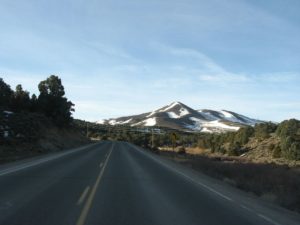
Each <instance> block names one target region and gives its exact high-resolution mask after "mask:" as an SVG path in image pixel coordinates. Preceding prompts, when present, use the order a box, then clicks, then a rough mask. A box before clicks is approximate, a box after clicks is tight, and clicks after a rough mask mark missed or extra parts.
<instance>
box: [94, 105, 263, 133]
mask: <svg viewBox="0 0 300 225" xmlns="http://www.w3.org/2000/svg"><path fill="white" fill-rule="evenodd" d="M260 122H262V121H259V120H255V119H251V118H248V117H246V116H243V115H240V114H237V113H234V112H230V111H227V110H221V111H215V110H208V109H203V110H194V109H192V108H190V107H188V106H186V105H185V104H183V103H181V102H173V103H172V104H170V105H167V106H164V107H162V108H160V109H157V110H154V111H152V112H148V113H143V114H140V115H135V116H126V117H120V118H116V119H108V120H101V121H97V123H99V124H109V125H130V126H137V127H143V126H159V127H167V128H172V129H179V130H184V131H198V132H210V133H212V132H225V131H237V130H238V129H239V128H240V127H242V126H245V125H250V126H253V125H255V124H256V123H260Z"/></svg>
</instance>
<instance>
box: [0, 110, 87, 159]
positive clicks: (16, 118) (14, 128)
mask: <svg viewBox="0 0 300 225" xmlns="http://www.w3.org/2000/svg"><path fill="white" fill-rule="evenodd" d="M0 124H1V125H0V145H1V148H0V163H3V162H7V161H14V160H17V159H21V158H26V157H30V156H35V155H39V154H43V153H49V152H54V151H60V150H63V149H68V148H72V147H77V146H79V145H83V144H85V143H88V142H89V141H88V139H87V138H85V136H84V135H83V134H81V133H80V132H79V131H78V130H77V129H76V128H75V127H73V126H72V125H70V126H69V127H64V128H62V127H58V126H57V125H55V124H54V123H53V121H52V120H51V119H49V118H47V117H45V116H44V115H41V114H37V113H12V112H7V111H5V112H1V113H0Z"/></svg>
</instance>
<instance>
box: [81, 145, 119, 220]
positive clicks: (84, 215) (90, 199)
mask: <svg viewBox="0 0 300 225" xmlns="http://www.w3.org/2000/svg"><path fill="white" fill-rule="evenodd" d="M113 148H114V143H113V144H112V146H111V149H110V152H109V154H108V156H107V158H106V160H105V162H104V164H103V167H102V170H101V171H100V173H99V175H98V177H97V180H96V183H95V184H94V186H93V188H92V191H91V193H90V195H89V197H88V199H87V201H86V203H85V205H84V207H83V209H82V211H81V214H80V217H79V219H78V221H77V223H76V225H84V223H85V221H86V218H87V215H88V213H89V210H90V208H91V206H92V203H93V200H94V198H95V194H96V191H97V188H98V186H99V183H100V181H101V178H102V176H103V173H104V170H105V167H106V165H107V163H108V160H109V157H110V155H111V153H112V150H113Z"/></svg>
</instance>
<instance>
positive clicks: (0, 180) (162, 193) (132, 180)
mask: <svg viewBox="0 0 300 225" xmlns="http://www.w3.org/2000/svg"><path fill="white" fill-rule="evenodd" d="M0 224H1V225H2V224H3V225H69V224H70V225H223V224H224V225H296V224H300V217H299V215H298V214H296V213H291V212H289V211H287V210H284V209H282V208H279V207H276V206H273V205H269V204H268V203H264V202H261V201H260V200H257V199H255V198H253V197H252V196H250V195H248V194H245V193H243V192H241V191H238V190H236V189H234V188H232V187H230V186H228V185H227V184H225V183H222V182H220V181H217V180H214V179H212V178H209V177H206V176H205V175H202V174H200V173H197V172H194V171H192V170H190V169H188V168H184V167H182V166H181V165H177V164H176V163H173V162H170V161H168V160H166V159H162V158H160V157H159V156H157V155H154V154H152V153H150V152H147V151H145V150H142V149H140V148H138V147H136V146H133V145H131V144H128V143H123V142H109V141H106V142H101V143H99V144H95V145H90V146H88V147H85V148H80V149H76V150H72V151H66V152H64V153H60V154H56V155H49V156H45V157H40V158H36V159H32V160H26V161H22V162H18V163H13V164H9V165H4V166H1V167H0Z"/></svg>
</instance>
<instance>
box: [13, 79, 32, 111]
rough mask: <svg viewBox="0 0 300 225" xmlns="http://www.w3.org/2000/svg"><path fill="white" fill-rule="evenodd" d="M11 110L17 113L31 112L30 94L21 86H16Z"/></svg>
mask: <svg viewBox="0 0 300 225" xmlns="http://www.w3.org/2000/svg"><path fill="white" fill-rule="evenodd" d="M11 109H12V110H13V111H15V112H21V111H29V109H30V97H29V92H28V91H24V90H23V88H22V85H21V84H18V85H17V86H16V91H15V92H14V94H13V98H12V102H11Z"/></svg>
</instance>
